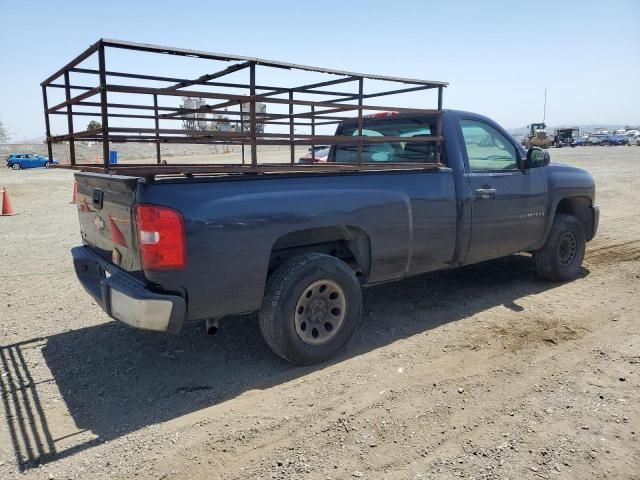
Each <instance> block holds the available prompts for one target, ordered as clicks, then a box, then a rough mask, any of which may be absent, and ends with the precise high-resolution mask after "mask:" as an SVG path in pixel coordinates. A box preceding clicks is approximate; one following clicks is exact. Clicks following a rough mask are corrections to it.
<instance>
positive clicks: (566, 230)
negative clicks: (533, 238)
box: [533, 214, 586, 282]
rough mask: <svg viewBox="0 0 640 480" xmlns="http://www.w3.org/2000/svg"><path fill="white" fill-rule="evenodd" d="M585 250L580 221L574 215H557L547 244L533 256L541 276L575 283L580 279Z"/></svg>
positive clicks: (556, 280) (584, 239)
mask: <svg viewBox="0 0 640 480" xmlns="http://www.w3.org/2000/svg"><path fill="white" fill-rule="evenodd" d="M585 248H586V238H585V234H584V229H583V228H582V224H581V223H580V221H579V220H578V219H577V218H576V217H574V216H572V215H564V214H560V215H556V218H555V219H554V221H553V226H552V227H551V231H550V232H549V236H548V237H547V241H546V242H545V243H544V245H543V246H542V248H541V249H540V250H536V251H535V252H533V259H534V261H535V264H536V270H537V272H538V275H539V276H540V277H541V278H544V279H546V280H552V281H555V282H566V281H568V280H573V279H574V278H576V277H578V275H580V270H581V267H582V260H583V259H584V252H585Z"/></svg>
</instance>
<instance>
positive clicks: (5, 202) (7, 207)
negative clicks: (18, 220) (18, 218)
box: [1, 188, 16, 217]
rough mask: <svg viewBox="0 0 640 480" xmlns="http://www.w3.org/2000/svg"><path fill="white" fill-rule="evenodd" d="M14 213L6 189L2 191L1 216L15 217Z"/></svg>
mask: <svg viewBox="0 0 640 480" xmlns="http://www.w3.org/2000/svg"><path fill="white" fill-rule="evenodd" d="M15 214H16V212H14V211H13V208H11V200H10V199H9V192H7V189H6V188H3V189H2V214H1V215H2V216H3V217H8V216H10V215H15Z"/></svg>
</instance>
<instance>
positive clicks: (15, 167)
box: [11, 163, 22, 170]
mask: <svg viewBox="0 0 640 480" xmlns="http://www.w3.org/2000/svg"><path fill="white" fill-rule="evenodd" d="M11 168H13V169H14V170H20V169H21V168H22V165H20V164H19V163H14V164H13V165H11Z"/></svg>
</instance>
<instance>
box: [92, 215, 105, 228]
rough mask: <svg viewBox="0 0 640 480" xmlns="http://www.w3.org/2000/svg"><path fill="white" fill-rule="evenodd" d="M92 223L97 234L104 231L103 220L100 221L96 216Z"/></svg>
mask: <svg viewBox="0 0 640 480" xmlns="http://www.w3.org/2000/svg"><path fill="white" fill-rule="evenodd" d="M93 223H94V224H95V226H96V229H97V230H98V231H99V232H101V231H102V230H104V220H102V219H101V218H100V217H99V216H98V215H96V218H94V219H93Z"/></svg>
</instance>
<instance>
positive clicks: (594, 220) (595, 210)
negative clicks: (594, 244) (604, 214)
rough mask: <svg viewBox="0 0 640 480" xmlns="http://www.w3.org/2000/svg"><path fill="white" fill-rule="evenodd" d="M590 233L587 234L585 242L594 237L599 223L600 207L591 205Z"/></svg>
mask: <svg viewBox="0 0 640 480" xmlns="http://www.w3.org/2000/svg"><path fill="white" fill-rule="evenodd" d="M590 208H591V231H590V232H587V242H588V241H589V240H591V239H593V237H595V236H596V232H597V231H598V223H599V222H600V207H598V206H597V205H591V207H590Z"/></svg>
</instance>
